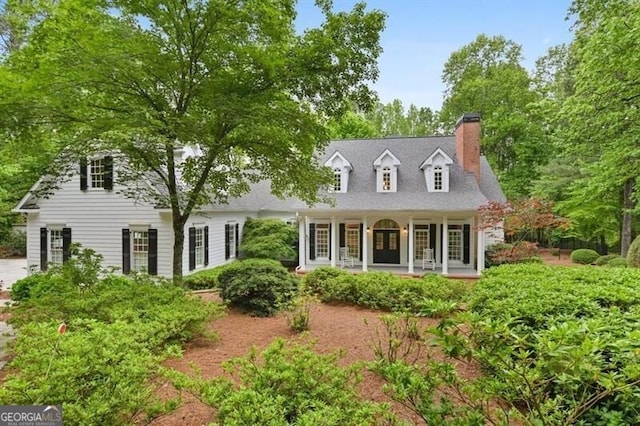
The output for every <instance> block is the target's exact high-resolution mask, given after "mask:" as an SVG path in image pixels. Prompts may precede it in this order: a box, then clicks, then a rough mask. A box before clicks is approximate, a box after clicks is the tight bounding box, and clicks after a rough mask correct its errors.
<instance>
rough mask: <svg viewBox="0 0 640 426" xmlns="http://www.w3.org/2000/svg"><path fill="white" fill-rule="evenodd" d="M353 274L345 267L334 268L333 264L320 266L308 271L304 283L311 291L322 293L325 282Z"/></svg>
mask: <svg viewBox="0 0 640 426" xmlns="http://www.w3.org/2000/svg"><path fill="white" fill-rule="evenodd" d="M345 275H351V274H350V273H349V272H347V271H345V270H344V269H339V268H332V267H331V266H320V267H318V268H315V269H314V270H313V271H311V272H309V273H307V274H306V275H305V276H304V278H303V284H304V286H305V288H306V289H308V290H309V291H311V292H313V293H316V294H322V292H323V289H324V286H325V283H326V282H327V281H328V280H330V279H332V278H337V277H340V276H345Z"/></svg>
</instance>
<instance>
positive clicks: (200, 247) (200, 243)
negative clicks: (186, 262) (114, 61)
mask: <svg viewBox="0 0 640 426" xmlns="http://www.w3.org/2000/svg"><path fill="white" fill-rule="evenodd" d="M195 245H196V268H200V267H202V266H204V228H196V243H195Z"/></svg>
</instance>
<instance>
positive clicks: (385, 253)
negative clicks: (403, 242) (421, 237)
mask: <svg viewBox="0 0 640 426" xmlns="http://www.w3.org/2000/svg"><path fill="white" fill-rule="evenodd" d="M373 263H394V264H400V231H399V230H387V229H385V230H376V229H374V230H373Z"/></svg>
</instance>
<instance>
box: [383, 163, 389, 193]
mask: <svg viewBox="0 0 640 426" xmlns="http://www.w3.org/2000/svg"><path fill="white" fill-rule="evenodd" d="M382 191H385V192H388V191H391V169H390V168H389V167H385V168H383V169H382Z"/></svg>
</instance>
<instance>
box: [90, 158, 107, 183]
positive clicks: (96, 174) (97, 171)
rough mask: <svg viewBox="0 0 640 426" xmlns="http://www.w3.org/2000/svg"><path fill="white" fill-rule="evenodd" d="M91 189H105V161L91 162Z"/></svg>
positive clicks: (100, 159) (99, 159) (96, 160)
mask: <svg viewBox="0 0 640 426" xmlns="http://www.w3.org/2000/svg"><path fill="white" fill-rule="evenodd" d="M90 175H91V188H104V160H103V159H102V158H98V159H94V160H91V165H90Z"/></svg>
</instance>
